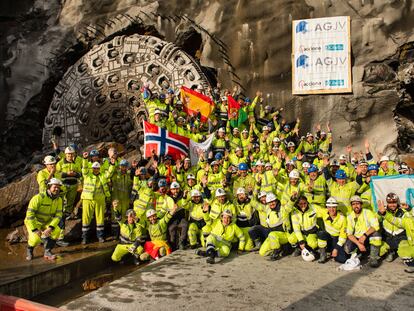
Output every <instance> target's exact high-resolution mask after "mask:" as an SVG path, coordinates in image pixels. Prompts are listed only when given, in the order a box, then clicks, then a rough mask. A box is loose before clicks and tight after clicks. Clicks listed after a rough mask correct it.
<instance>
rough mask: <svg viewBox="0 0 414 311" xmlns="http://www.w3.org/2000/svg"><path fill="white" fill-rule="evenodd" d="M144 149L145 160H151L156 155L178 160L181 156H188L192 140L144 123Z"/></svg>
mask: <svg viewBox="0 0 414 311" xmlns="http://www.w3.org/2000/svg"><path fill="white" fill-rule="evenodd" d="M144 137H145V143H144V149H145V158H150V157H152V155H153V151H155V154H156V155H158V156H160V155H167V154H168V155H170V156H172V157H173V159H174V160H177V159H179V158H180V157H181V155H184V156H187V155H188V150H189V146H190V139H189V138H187V137H184V136H181V135H177V134H173V133H170V132H168V131H167V130H166V129H163V128H161V127H159V126H156V125H154V124H151V123H148V122H146V121H144Z"/></svg>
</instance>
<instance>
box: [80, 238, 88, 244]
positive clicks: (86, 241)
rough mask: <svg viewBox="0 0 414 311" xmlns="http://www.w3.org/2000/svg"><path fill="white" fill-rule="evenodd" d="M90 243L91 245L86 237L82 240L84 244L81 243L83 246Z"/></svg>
mask: <svg viewBox="0 0 414 311" xmlns="http://www.w3.org/2000/svg"><path fill="white" fill-rule="evenodd" d="M88 243H89V241H88V239H87V238H85V237H83V238H82V242H81V244H82V245H86V244H88Z"/></svg>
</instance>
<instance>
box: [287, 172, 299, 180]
mask: <svg viewBox="0 0 414 311" xmlns="http://www.w3.org/2000/svg"><path fill="white" fill-rule="evenodd" d="M289 178H295V179H299V172H298V171H297V170H292V171H291V172H290V173H289Z"/></svg>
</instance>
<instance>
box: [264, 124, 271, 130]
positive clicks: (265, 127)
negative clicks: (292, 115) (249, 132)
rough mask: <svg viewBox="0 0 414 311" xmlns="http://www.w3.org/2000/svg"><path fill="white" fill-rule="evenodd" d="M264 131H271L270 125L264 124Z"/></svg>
mask: <svg viewBox="0 0 414 311" xmlns="http://www.w3.org/2000/svg"><path fill="white" fill-rule="evenodd" d="M262 130H263V131H270V129H269V127H268V126H267V125H265V126H263V128H262Z"/></svg>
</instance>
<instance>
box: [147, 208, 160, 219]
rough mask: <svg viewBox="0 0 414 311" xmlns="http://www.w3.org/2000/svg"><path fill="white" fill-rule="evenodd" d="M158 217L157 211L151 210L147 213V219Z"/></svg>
mask: <svg viewBox="0 0 414 311" xmlns="http://www.w3.org/2000/svg"><path fill="white" fill-rule="evenodd" d="M154 215H157V212H156V211H155V209H152V208H151V209H149V210H148V211H147V213H146V216H147V218H150V217H151V216H154Z"/></svg>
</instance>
